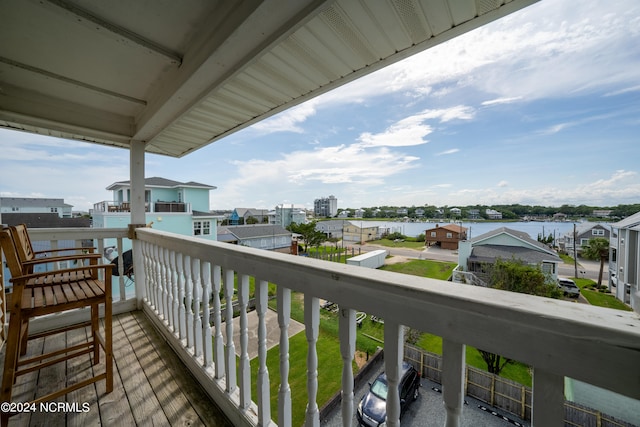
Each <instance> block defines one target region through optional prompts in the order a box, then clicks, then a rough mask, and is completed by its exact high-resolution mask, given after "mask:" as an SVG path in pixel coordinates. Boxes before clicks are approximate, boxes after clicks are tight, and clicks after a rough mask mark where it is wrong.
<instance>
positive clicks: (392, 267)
mask: <svg viewBox="0 0 640 427" xmlns="http://www.w3.org/2000/svg"><path fill="white" fill-rule="evenodd" d="M454 268H456V263H455V262H442V261H430V260H418V259H416V260H410V261H408V262H403V263H399V264H389V265H385V266H382V267H380V270H386V271H394V272H396V273H403V274H412V275H414V276H421V277H430V278H432V279H440V280H447V279H449V277H450V276H451V273H452V272H453V269H454Z"/></svg>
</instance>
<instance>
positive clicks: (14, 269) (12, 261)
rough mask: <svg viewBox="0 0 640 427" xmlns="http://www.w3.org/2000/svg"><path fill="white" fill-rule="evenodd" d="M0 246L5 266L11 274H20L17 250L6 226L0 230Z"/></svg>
mask: <svg viewBox="0 0 640 427" xmlns="http://www.w3.org/2000/svg"><path fill="white" fill-rule="evenodd" d="M0 246H1V247H2V252H3V253H4V257H5V260H6V261H7V266H8V267H9V272H10V273H11V276H12V277H18V276H22V274H23V273H22V263H21V262H20V259H19V257H18V250H17V249H16V245H15V243H14V241H13V237H12V236H11V232H10V231H9V229H8V228H7V229H3V230H2V231H0Z"/></svg>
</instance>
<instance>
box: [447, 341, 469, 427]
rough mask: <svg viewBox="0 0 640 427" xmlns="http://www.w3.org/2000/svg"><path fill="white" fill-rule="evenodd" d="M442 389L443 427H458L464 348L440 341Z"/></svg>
mask: <svg viewBox="0 0 640 427" xmlns="http://www.w3.org/2000/svg"><path fill="white" fill-rule="evenodd" d="M442 360H443V366H442V389H443V392H442V394H443V400H444V407H445V409H446V416H445V427H458V426H459V425H460V422H461V416H462V407H463V404H464V371H465V346H464V344H460V343H457V342H454V341H451V340H448V339H446V338H444V339H443V340H442Z"/></svg>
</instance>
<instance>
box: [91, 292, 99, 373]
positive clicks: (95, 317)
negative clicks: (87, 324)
mask: <svg viewBox="0 0 640 427" xmlns="http://www.w3.org/2000/svg"><path fill="white" fill-rule="evenodd" d="M99 329H100V316H99V309H98V305H97V304H93V305H92V306H91V340H92V342H93V364H94V365H97V364H98V363H100V342H99V341H98V333H99V332H100V331H99Z"/></svg>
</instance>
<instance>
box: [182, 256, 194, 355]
mask: <svg viewBox="0 0 640 427" xmlns="http://www.w3.org/2000/svg"><path fill="white" fill-rule="evenodd" d="M184 291H185V293H186V295H185V299H184V305H185V310H186V313H187V347H188V348H191V347H193V276H192V274H191V257H190V256H188V255H187V256H185V257H184Z"/></svg>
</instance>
